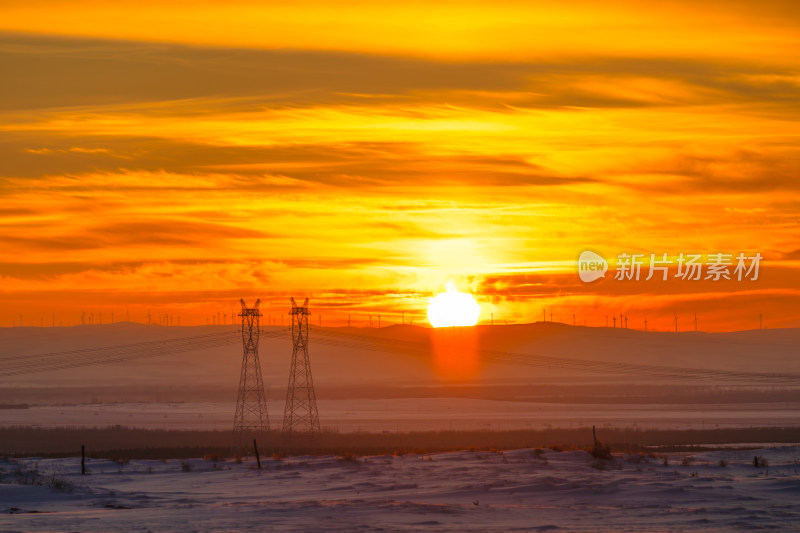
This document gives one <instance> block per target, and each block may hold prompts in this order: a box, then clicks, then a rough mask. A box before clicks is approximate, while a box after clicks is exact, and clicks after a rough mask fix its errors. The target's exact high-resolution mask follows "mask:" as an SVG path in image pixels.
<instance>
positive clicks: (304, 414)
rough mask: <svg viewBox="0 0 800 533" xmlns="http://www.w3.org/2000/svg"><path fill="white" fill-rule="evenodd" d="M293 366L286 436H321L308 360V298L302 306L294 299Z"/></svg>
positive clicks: (287, 397)
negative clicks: (319, 434)
mask: <svg viewBox="0 0 800 533" xmlns="http://www.w3.org/2000/svg"><path fill="white" fill-rule="evenodd" d="M290 314H291V315H292V366H291V368H290V370H289V387H288V388H287V390H286V407H285V409H284V412H283V434H284V436H286V437H291V436H293V435H295V434H299V433H306V434H311V435H313V434H314V433H319V432H320V426H319V413H318V412H317V397H316V395H315V394H314V380H313V379H312V378H311V362H310V361H309V359H308V298H306V301H305V302H304V303H303V305H302V306H300V305H297V303H295V301H294V298H292V312H291V313H290Z"/></svg>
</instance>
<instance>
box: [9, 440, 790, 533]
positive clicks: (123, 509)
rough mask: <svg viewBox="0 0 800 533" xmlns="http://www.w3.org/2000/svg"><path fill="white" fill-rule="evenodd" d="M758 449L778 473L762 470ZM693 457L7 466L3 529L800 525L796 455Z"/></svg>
mask: <svg viewBox="0 0 800 533" xmlns="http://www.w3.org/2000/svg"><path fill="white" fill-rule="evenodd" d="M754 455H758V456H762V457H763V458H764V459H766V460H767V461H768V463H769V466H767V467H758V468H757V467H754V466H753V457H754ZM688 456H689V454H672V455H670V456H669V460H668V464H667V465H664V464H663V457H662V456H659V457H657V458H654V457H647V456H644V455H620V456H617V457H615V459H614V460H613V461H611V462H604V463H597V462H596V461H595V460H594V459H593V458H592V457H591V456H590V455H588V454H587V453H585V452H581V451H570V452H557V451H552V450H538V451H537V450H532V449H526V450H514V451H507V452H504V453H501V452H485V451H484V452H474V451H463V452H452V453H441V454H431V455H411V454H410V455H404V456H399V457H392V456H373V457H366V458H358V459H353V458H349V459H342V458H337V457H331V456H327V457H293V458H287V459H283V460H281V461H279V460H274V459H266V460H264V461H263V466H264V469H263V470H261V471H259V470H257V469H256V468H255V465H254V462H253V461H251V460H248V461H245V462H243V463H239V464H237V463H235V462H232V461H227V462H212V461H208V460H203V459H196V460H191V461H186V462H182V461H180V460H169V461H132V462H130V463H129V464H127V465H124V466H122V470H121V471H120V467H119V465H117V464H116V463H113V462H110V461H105V460H91V461H89V464H88V467H89V469H90V474H89V475H88V476H81V475H80V474H79V470H80V459H76V458H70V459H30V458H29V459H21V460H16V461H10V460H0V469H2V470H1V474H0V475H2V480H0V513H2V514H0V530H3V531H270V530H275V531H348V532H350V531H519V530H522V531H731V530H736V531H754V530H762V529H770V530H778V531H787V530H800V505H798V501H800V447H786V448H769V449H762V450H757V451H752V450H751V451H736V450H724V451H715V452H705V453H698V454H695V455H693V456H692V459H685V458H686V457H688ZM721 461H725V462H727V466H724V465H723V464H721ZM19 482H28V483H44V485H36V484H29V485H22V484H19ZM52 486H55V487H56V488H52Z"/></svg>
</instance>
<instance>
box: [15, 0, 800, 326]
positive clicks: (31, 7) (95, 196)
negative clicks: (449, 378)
mask: <svg viewBox="0 0 800 533" xmlns="http://www.w3.org/2000/svg"><path fill="white" fill-rule="evenodd" d="M288 4H291V5H288ZM697 4H698V3H696V2H658V3H654V4H653V5H649V4H643V3H642V2H604V3H599V2H572V3H565V2H521V1H520V2H516V1H512V2H503V1H500V2H491V3H489V2H486V3H477V2H413V1H412V2H403V3H401V4H400V3H398V4H397V5H391V4H388V3H377V2H358V1H354V2H343V3H323V2H292V3H286V2H281V3H275V4H274V5H270V3H268V2H255V1H252V2H242V1H233V2H225V3H222V2H188V1H166V2H164V1H159V2H155V1H137V2H133V1H121V2H99V1H77V2H54V1H48V0H34V1H29V2H15V3H10V2H0V73H2V83H0V198H2V204H0V282H2V287H0V298H2V304H3V305H2V306H0V325H3V326H10V325H12V324H14V323H16V324H19V321H20V315H23V323H25V324H27V325H38V324H40V323H41V322H42V320H44V321H45V323H50V322H51V321H52V316H53V313H55V317H56V318H55V321H56V323H61V322H63V323H64V325H71V324H75V323H78V322H79V321H80V316H81V313H82V312H85V313H87V316H88V315H89V314H91V315H93V316H94V321H95V322H97V320H98V319H99V314H100V313H103V314H104V321H108V320H109V319H110V316H111V313H112V312H113V313H115V317H116V319H120V318H125V317H127V316H128V314H129V316H130V318H131V319H132V320H137V321H144V320H146V318H145V316H146V315H147V313H150V314H151V317H152V320H153V321H156V320H157V317H158V316H161V315H164V314H169V315H171V316H173V317H177V316H181V317H182V324H204V323H206V321H207V320H210V317H212V316H216V314H217V313H225V315H226V319H225V320H226V321H229V320H230V317H229V316H228V315H230V313H231V310H234V309H235V308H236V306H237V304H236V302H237V301H238V299H239V298H240V297H242V296H244V297H246V298H248V299H250V300H252V299H255V298H256V297H260V298H261V299H262V301H263V302H264V303H263V307H264V312H265V314H266V315H270V316H271V317H272V319H275V317H276V316H277V315H279V314H284V313H286V312H287V311H288V306H287V302H288V297H289V296H295V297H304V296H309V297H310V298H311V305H312V313H314V314H315V316H314V317H313V318H312V319H313V320H314V321H316V320H318V319H319V314H320V313H321V314H322V318H323V323H324V324H326V325H342V324H344V323H346V321H347V317H348V315H352V319H353V322H354V324H356V325H365V324H366V323H367V322H368V315H370V314H374V315H377V314H381V315H382V316H383V317H384V318H383V324H387V323H392V322H399V321H400V314H401V312H405V316H406V318H407V319H412V318H413V319H414V320H415V321H418V322H422V321H423V318H424V314H425V308H426V306H427V303H428V299H429V298H430V297H431V296H432V295H433V294H434V293H436V292H440V291H443V290H444V283H446V282H447V281H448V280H452V281H454V282H455V283H456V284H457V285H458V286H459V288H460V289H461V290H462V291H468V292H471V293H473V294H474V295H475V296H476V298H477V299H478V301H479V302H480V303H481V304H482V305H483V309H484V314H483V316H482V320H485V321H488V320H489V318H490V313H494V316H495V321H496V322H497V321H509V322H527V321H534V320H538V319H541V316H542V308H546V309H548V310H552V312H553V318H554V319H560V320H562V321H565V322H570V323H571V322H572V321H573V318H572V316H573V314H575V315H576V320H577V321H578V322H582V323H583V322H585V323H586V324H587V325H603V324H604V323H605V317H606V315H614V314H616V315H618V314H620V313H624V314H627V315H628V316H629V320H630V322H629V326H630V327H637V328H641V327H643V321H644V319H645V318H646V317H647V318H648V320H649V324H650V328H651V329H670V328H672V327H673V316H674V315H675V314H678V315H679V316H680V320H681V324H682V325H685V327H686V328H688V327H689V323H690V321H692V320H693V317H694V313H697V314H698V316H699V317H700V318H699V321H700V327H701V329H706V330H731V329H747V328H753V327H757V326H758V314H759V313H763V314H764V322H765V325H768V326H770V327H781V326H783V327H786V326H795V327H797V326H800V270H799V269H800V231H799V229H800V172H799V171H800V127H798V124H800V7H799V5H798V3H797V2H791V1H786V2H773V1H760V2H744V1H738V2H737V1H728V2H722V1H719V2H716V1H712V2H703V3H702V5H701V6H698V5H697ZM586 249H591V250H594V251H597V252H599V253H601V254H603V255H605V256H606V257H607V258H608V259H609V260H610V261H612V263H613V259H614V258H616V256H617V254H619V253H623V252H627V253H644V254H646V255H648V256H649V254H650V253H656V254H659V255H660V254H661V253H663V252H667V253H669V254H670V256H677V255H678V254H679V253H680V252H685V253H703V254H710V253H716V252H726V253H733V254H737V253H739V252H747V253H754V252H760V253H761V254H762V255H763V256H764V261H763V262H762V263H761V272H760V277H759V279H758V280H757V281H741V282H739V281H723V282H719V283H713V282H703V281H700V282H686V281H683V282H682V281H678V280H674V279H670V281H666V282H660V283H659V282H657V281H656V280H653V281H651V282H645V281H639V282H632V281H631V282H620V281H615V280H613V279H606V280H605V281H601V282H596V283H593V284H584V283H582V282H581V281H580V280H579V279H578V276H577V273H576V259H577V257H578V255H579V254H580V252H581V251H583V250H586ZM612 270H613V264H612ZM610 274H611V275H610V276H609V278H613V271H612V272H610ZM548 313H549V311H548ZM173 319H174V318H173Z"/></svg>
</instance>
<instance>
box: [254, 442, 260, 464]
mask: <svg viewBox="0 0 800 533" xmlns="http://www.w3.org/2000/svg"><path fill="white" fill-rule="evenodd" d="M253 449H254V450H255V452H256V462H257V463H258V469H259V470H261V457H259V456H258V443H257V442H256V439H253Z"/></svg>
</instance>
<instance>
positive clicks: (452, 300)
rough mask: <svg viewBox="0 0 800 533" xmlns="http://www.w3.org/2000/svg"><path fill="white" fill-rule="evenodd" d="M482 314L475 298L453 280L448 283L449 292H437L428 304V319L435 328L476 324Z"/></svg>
mask: <svg viewBox="0 0 800 533" xmlns="http://www.w3.org/2000/svg"><path fill="white" fill-rule="evenodd" d="M480 314H481V307H480V306H479V305H478V302H476V301H475V298H473V297H472V295H471V294H466V293H464V292H459V291H458V289H456V286H455V285H454V284H453V282H452V281H450V282H448V283H447V292H442V293H439V294H437V295H436V296H435V297H434V298H433V299H431V303H430V304H429V305H428V321H430V323H431V326H433V327H435V328H446V327H450V326H474V325H475V324H477V323H478V317H479V316H480Z"/></svg>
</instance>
